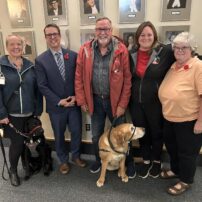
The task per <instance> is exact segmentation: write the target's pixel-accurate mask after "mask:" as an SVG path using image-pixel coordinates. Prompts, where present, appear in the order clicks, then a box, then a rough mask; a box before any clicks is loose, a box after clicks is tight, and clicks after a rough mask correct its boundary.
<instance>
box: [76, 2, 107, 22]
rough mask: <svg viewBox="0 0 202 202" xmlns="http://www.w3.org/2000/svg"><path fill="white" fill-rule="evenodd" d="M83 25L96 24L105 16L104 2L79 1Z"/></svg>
mask: <svg viewBox="0 0 202 202" xmlns="http://www.w3.org/2000/svg"><path fill="white" fill-rule="evenodd" d="M79 2H80V17H81V25H89V24H95V22H96V20H97V19H98V18H100V17H102V16H103V15H104V2H103V0H79Z"/></svg>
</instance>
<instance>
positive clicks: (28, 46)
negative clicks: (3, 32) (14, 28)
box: [13, 31, 36, 62]
mask: <svg viewBox="0 0 202 202" xmlns="http://www.w3.org/2000/svg"><path fill="white" fill-rule="evenodd" d="M13 34H15V35H19V36H20V37H21V38H22V40H23V42H24V44H23V56H24V57H25V58H27V59H29V60H31V61H32V62H34V60H35V58H36V48H35V40H34V32H33V31H27V32H13Z"/></svg>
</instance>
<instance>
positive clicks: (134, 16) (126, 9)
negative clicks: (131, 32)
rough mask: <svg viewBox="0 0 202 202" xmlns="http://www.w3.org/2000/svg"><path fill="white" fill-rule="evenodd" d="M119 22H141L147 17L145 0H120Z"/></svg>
mask: <svg viewBox="0 0 202 202" xmlns="http://www.w3.org/2000/svg"><path fill="white" fill-rule="evenodd" d="M118 13H119V20H118V21H119V23H134V24H135V23H141V22H143V21H144V18H145V0H119V7H118Z"/></svg>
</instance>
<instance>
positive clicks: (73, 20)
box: [0, 0, 202, 139]
mask: <svg viewBox="0 0 202 202" xmlns="http://www.w3.org/2000/svg"><path fill="white" fill-rule="evenodd" d="M66 2H67V4H68V10H67V13H68V19H69V25H68V26H61V29H68V30H69V36H70V45H71V49H73V50H75V51H78V49H79V47H80V29H87V28H92V29H93V28H94V25H91V26H80V10H79V0H66ZM161 3H162V0H146V18H145V20H150V21H151V22H153V24H154V25H155V26H156V28H157V30H159V27H160V26H178V25H190V32H191V33H192V34H194V35H195V37H196V39H197V41H198V52H199V53H200V54H202V29H201V17H202V15H201V14H200V12H201V8H202V1H201V0H192V8H191V17H190V21H178V22H161V21H160V19H161ZM30 4H31V13H32V19H33V27H32V28H23V29H22V28H18V29H13V28H11V26H10V22H9V18H8V11H7V4H6V0H0V5H1V6H0V24H1V28H0V31H1V32H2V33H3V39H4V41H5V37H6V36H7V35H8V34H10V33H11V32H13V31H16V32H17V31H34V33H35V42H36V50H37V54H40V53H42V52H43V51H45V50H46V43H45V40H44V35H43V28H44V26H45V19H44V8H43V0H31V1H30ZM104 5H105V9H104V13H105V16H107V17H109V18H110V19H111V20H112V22H113V25H114V33H115V34H116V33H118V28H135V27H137V26H138V24H118V0H104ZM4 43H5V42H4ZM88 122H89V121H88ZM43 123H44V127H45V130H46V134H48V136H52V130H51V127H50V123H49V119H48V116H47V114H46V113H44V114H43ZM89 137H90V135H89V133H87V134H86V133H85V134H84V139H89Z"/></svg>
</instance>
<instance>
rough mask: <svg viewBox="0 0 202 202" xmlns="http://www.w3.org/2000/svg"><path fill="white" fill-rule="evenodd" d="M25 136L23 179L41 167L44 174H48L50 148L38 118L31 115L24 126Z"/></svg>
mask: <svg viewBox="0 0 202 202" xmlns="http://www.w3.org/2000/svg"><path fill="white" fill-rule="evenodd" d="M25 131H26V133H25V134H26V136H27V138H26V139H25V149H24V152H23V154H22V164H23V167H24V169H25V180H28V179H29V178H30V176H31V175H32V174H35V173H37V172H39V171H40V170H41V168H42V169H43V173H44V175H46V176H48V175H49V174H50V172H51V171H52V169H53V168H52V157H51V148H50V146H49V145H48V144H47V143H46V141H45V136H44V130H43V128H42V124H41V121H40V120H39V119H38V118H35V117H31V118H29V119H28V120H27V122H26V126H25Z"/></svg>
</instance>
